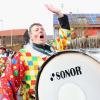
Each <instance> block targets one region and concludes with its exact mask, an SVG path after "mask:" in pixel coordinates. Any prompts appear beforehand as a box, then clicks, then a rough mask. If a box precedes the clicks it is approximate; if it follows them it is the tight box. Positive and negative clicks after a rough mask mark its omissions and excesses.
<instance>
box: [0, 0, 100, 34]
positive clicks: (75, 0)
mask: <svg viewBox="0 0 100 100" xmlns="http://www.w3.org/2000/svg"><path fill="white" fill-rule="evenodd" d="M45 4H52V5H54V6H56V7H58V8H60V9H62V11H63V13H70V12H72V13H100V0H0V31H2V30H9V29H24V28H25V29H26V28H28V27H29V26H30V25H31V24H32V23H34V22H40V23H42V24H43V26H44V28H45V30H46V33H47V34H52V33H53V19H52V18H53V14H52V13H51V12H50V11H48V10H47V9H46V8H45V6H44V5H45Z"/></svg>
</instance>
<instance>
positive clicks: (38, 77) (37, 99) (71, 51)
mask: <svg viewBox="0 0 100 100" xmlns="http://www.w3.org/2000/svg"><path fill="white" fill-rule="evenodd" d="M65 53H80V54H83V55H86V56H88V57H90V58H92V59H94V60H95V61H96V62H97V63H99V64H100V62H99V61H97V60H96V59H95V58H93V57H91V56H90V55H88V54H86V53H84V52H81V51H77V50H70V51H69V50H65V51H60V52H57V53H55V54H53V55H52V56H50V57H49V58H48V59H47V60H46V61H45V62H44V63H43V65H42V66H41V69H40V71H39V72H38V75H37V80H36V86H35V91H36V94H35V97H36V100H39V98H38V96H39V94H38V85H39V79H40V76H41V73H42V71H43V69H44V67H45V66H46V65H47V63H48V62H49V61H51V59H53V58H55V57H56V56H59V55H61V54H65Z"/></svg>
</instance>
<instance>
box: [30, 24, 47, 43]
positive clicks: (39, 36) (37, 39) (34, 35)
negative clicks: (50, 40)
mask: <svg viewBox="0 0 100 100" xmlns="http://www.w3.org/2000/svg"><path fill="white" fill-rule="evenodd" d="M30 39H31V41H32V42H33V43H36V44H42V45H44V44H45V42H46V32H45V30H44V28H43V26H42V25H34V26H33V27H32V28H31V33H30Z"/></svg>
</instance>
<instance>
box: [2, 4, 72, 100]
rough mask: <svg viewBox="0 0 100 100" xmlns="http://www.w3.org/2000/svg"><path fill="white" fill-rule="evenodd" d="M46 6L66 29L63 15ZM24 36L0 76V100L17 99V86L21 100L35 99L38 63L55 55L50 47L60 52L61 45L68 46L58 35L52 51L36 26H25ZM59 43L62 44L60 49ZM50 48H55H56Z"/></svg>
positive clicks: (64, 38) (40, 25)
mask: <svg viewBox="0 0 100 100" xmlns="http://www.w3.org/2000/svg"><path fill="white" fill-rule="evenodd" d="M46 7H47V9H48V10H49V11H51V12H53V13H55V14H57V16H58V20H59V22H60V25H61V27H62V28H65V29H68V30H69V29H70V26H69V21H68V16H67V15H64V14H63V13H62V12H61V11H60V10H59V9H57V8H56V7H53V6H51V5H46ZM64 31H65V30H64ZM66 32H70V31H66ZM28 34H29V42H28V43H27V44H26V45H25V47H24V48H22V49H20V50H19V51H18V52H17V53H16V54H15V55H14V57H13V59H12V61H11V63H10V64H9V65H8V66H7V68H6V70H5V72H4V73H3V75H2V76H1V77H0V100H17V99H18V98H17V92H18V90H19V87H20V86H21V85H22V87H24V92H22V98H23V100H35V96H36V94H35V85H36V79H37V75H38V72H39V71H40V70H41V67H42V64H43V63H44V62H45V61H46V60H47V59H48V57H50V56H51V55H52V54H54V53H55V50H53V49H54V48H55V49H56V50H64V49H65V46H66V47H67V45H68V40H67V35H66V36H65V35H64V34H65V33H64V34H62V37H61V38H60V37H59V39H60V43H59V41H58V40H57V41H58V42H57V43H58V45H59V46H58V45H57V44H56V45H55V43H54V44H53V48H52V47H51V46H49V45H48V44H46V32H45V29H44V27H43V26H42V24H40V23H33V24H32V25H31V26H30V27H29V32H28ZM66 34H67V33H66ZM55 41H56V40H55ZM63 41H64V42H65V44H64V46H63ZM60 44H61V45H62V46H61V47H60ZM54 46H57V48H56V47H54ZM59 48H60V49H59ZM43 91H44V90H43Z"/></svg>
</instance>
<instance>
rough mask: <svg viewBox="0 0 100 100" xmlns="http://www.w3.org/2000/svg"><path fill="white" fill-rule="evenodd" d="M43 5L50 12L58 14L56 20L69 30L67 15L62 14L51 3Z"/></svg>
mask: <svg viewBox="0 0 100 100" xmlns="http://www.w3.org/2000/svg"><path fill="white" fill-rule="evenodd" d="M45 6H46V8H47V9H48V10H49V11H51V12H52V13H54V14H56V15H57V16H58V20H59V23H60V26H61V28H64V29H68V30H70V24H69V20H68V16H67V15H66V14H63V13H62V11H61V10H60V9H58V8H57V7H55V6H53V5H45Z"/></svg>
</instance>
